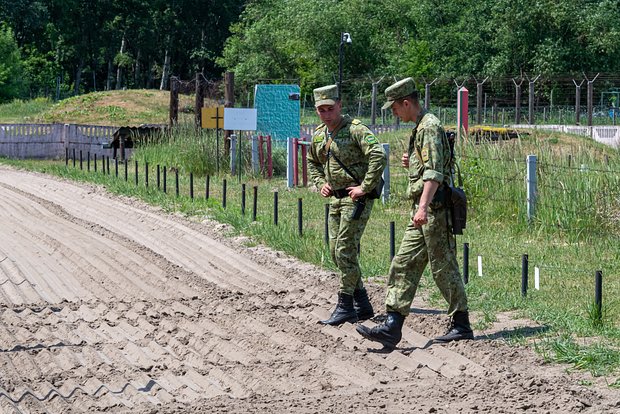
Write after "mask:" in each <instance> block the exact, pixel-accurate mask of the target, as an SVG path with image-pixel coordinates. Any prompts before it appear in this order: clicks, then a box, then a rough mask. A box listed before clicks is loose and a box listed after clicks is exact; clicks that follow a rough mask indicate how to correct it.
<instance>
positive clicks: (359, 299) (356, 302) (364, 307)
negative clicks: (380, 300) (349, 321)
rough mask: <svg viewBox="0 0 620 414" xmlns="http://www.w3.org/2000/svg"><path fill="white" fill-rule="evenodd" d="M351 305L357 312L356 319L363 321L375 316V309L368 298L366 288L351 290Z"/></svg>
mask: <svg viewBox="0 0 620 414" xmlns="http://www.w3.org/2000/svg"><path fill="white" fill-rule="evenodd" d="M353 307H354V308H355V313H356V314H357V319H359V320H360V321H365V320H366V319H370V318H372V317H373V316H375V311H374V310H373V308H372V305H371V304H370V301H369V300H368V292H366V288H361V289H355V291H354V292H353Z"/></svg>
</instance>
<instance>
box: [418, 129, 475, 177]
mask: <svg viewBox="0 0 620 414" xmlns="http://www.w3.org/2000/svg"><path fill="white" fill-rule="evenodd" d="M420 121H421V120H420ZM415 129H416V138H417V130H418V126H417V125H416V128H415ZM445 134H446V132H445V131H444V136H446V135H445ZM446 140H447V136H446ZM448 146H450V142H449V141H448ZM413 148H414V152H415V155H416V156H417V157H418V161H420V164H422V165H424V161H422V154H420V150H419V149H418V147H417V146H416V145H415V143H414V144H413ZM452 162H454V166H455V167H456V169H457V179H458V186H459V187H460V188H462V187H463V176H462V175H461V167H460V166H459V165H458V164H457V162H456V158H455V157H454V150H453V148H452V147H451V146H450V163H451V164H452ZM450 177H452V181H453V182H454V177H453V172H452V169H450Z"/></svg>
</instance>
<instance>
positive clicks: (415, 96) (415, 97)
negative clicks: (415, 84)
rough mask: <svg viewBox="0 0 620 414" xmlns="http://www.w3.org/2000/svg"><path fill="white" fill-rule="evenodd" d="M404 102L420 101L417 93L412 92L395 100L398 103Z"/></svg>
mask: <svg viewBox="0 0 620 414" xmlns="http://www.w3.org/2000/svg"><path fill="white" fill-rule="evenodd" d="M405 100H407V101H410V102H418V101H419V100H420V95H419V94H418V91H413V92H411V93H410V94H409V95H407V96H403V97H402V98H398V99H397V101H398V102H402V101H405Z"/></svg>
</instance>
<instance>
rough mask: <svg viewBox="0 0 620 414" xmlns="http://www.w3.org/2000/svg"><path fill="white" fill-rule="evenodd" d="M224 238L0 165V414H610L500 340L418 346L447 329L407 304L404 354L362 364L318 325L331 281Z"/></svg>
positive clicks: (360, 353) (347, 328) (560, 375)
mask: <svg viewBox="0 0 620 414" xmlns="http://www.w3.org/2000/svg"><path fill="white" fill-rule="evenodd" d="M223 233H224V226H222V225H218V224H217V223H212V222H209V221H204V222H196V221H190V220H188V219H185V218H183V217H180V216H175V215H169V214H165V213H162V212H160V211H158V210H157V209H154V208H152V207H148V206H145V205H143V204H142V203H140V202H137V201H135V200H131V199H121V198H119V197H115V196H110V195H108V194H107V193H106V192H105V190H103V189H101V188H97V187H92V186H87V185H83V184H75V183H70V182H64V181H60V180H58V179H56V178H52V177H48V176H44V175H40V174H34V173H28V172H21V171H16V170H14V169H10V168H8V167H3V166H0V413H5V412H6V413H31V412H32V413H39V412H46V413H64V412H98V411H107V412H132V413H140V412H145V413H146V412H164V413H185V412H211V413H224V412H235V413H237V412H269V413H285V412H287V413H288V412H301V413H324V412H330V413H331V412H333V413H340V412H358V413H365V412H371V413H375V412H377V413H379V412H408V413H418V412H419V413H459V412H462V413H469V412H488V413H522V412H532V413H577V412H585V413H613V412H620V392H618V390H614V389H611V388H608V387H605V386H602V385H600V384H594V385H593V386H581V385H579V383H580V382H579V381H580V379H581V378H583V377H585V374H575V373H573V374H567V373H566V372H565V367H558V366H549V365H545V364H543V363H542V362H541V360H540V358H539V357H537V356H536V355H535V354H533V353H532V352H531V351H530V350H528V349H526V348H520V347H509V346H508V345H506V344H505V343H504V342H503V341H502V340H501V334H500V333H498V332H497V330H498V329H499V328H496V329H495V330H491V331H489V332H486V333H487V335H485V336H480V337H478V338H477V339H476V340H474V341H467V342H463V343H457V344H449V345H444V346H440V345H437V344H431V345H429V340H428V337H431V336H433V335H435V334H437V333H439V332H441V331H443V329H445V319H446V317H445V315H443V314H441V313H438V312H435V311H433V310H432V309H428V308H427V307H426V306H425V305H424V303H421V302H419V303H418V302H415V303H414V306H415V309H414V312H413V313H412V315H411V317H409V318H407V322H406V325H407V327H406V330H405V334H404V341H403V343H402V349H401V350H399V351H396V352H393V353H391V354H387V355H386V354H378V353H373V352H368V347H369V346H370V347H373V345H372V344H371V343H368V342H365V341H363V340H362V339H361V338H360V337H359V336H358V335H357V334H356V333H355V327H354V326H353V325H351V324H346V325H344V326H342V327H339V328H334V327H324V326H320V325H317V324H316V320H318V319H319V318H322V317H325V316H327V315H328V314H329V310H330V307H331V306H332V305H333V301H334V299H335V298H334V292H335V291H336V277H335V275H334V274H333V273H330V272H326V271H323V270H320V269H317V268H315V267H314V266H311V265H308V264H304V263H300V262H299V261H296V260H294V259H291V258H290V257H287V256H285V255H283V254H281V253H278V252H273V251H270V250H269V249H265V248H263V247H253V248H247V247H244V243H243V240H240V239H236V240H235V239H226V238H225V237H224V236H223ZM369 289H370V291H371V299H372V301H373V303H374V304H375V306H376V307H378V308H380V307H381V304H382V296H383V288H382V287H380V286H376V285H371V286H370V287H369ZM510 323H512V322H509V324H510ZM525 323H526V324H527V322H525ZM506 326H508V325H506Z"/></svg>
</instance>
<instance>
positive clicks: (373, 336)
mask: <svg viewBox="0 0 620 414" xmlns="http://www.w3.org/2000/svg"><path fill="white" fill-rule="evenodd" d="M403 322H405V317H404V316H403V315H401V314H400V313H398V312H388V314H387V319H386V320H385V322H383V324H381V325H377V326H375V327H373V328H368V327H366V326H364V325H358V326H357V328H356V330H357V333H359V334H360V335H362V336H363V337H364V338H366V339H369V340H371V341H375V342H379V343H381V344H382V345H383V346H384V347H386V348H387V349H394V348H396V345H397V344H398V343H399V342H400V340H401V339H402V337H403V334H402V329H403Z"/></svg>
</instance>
